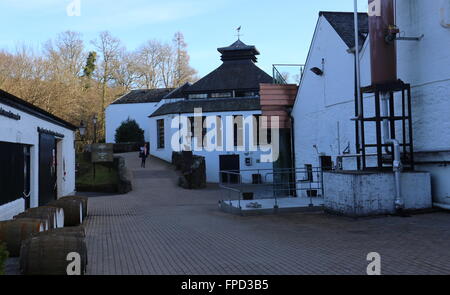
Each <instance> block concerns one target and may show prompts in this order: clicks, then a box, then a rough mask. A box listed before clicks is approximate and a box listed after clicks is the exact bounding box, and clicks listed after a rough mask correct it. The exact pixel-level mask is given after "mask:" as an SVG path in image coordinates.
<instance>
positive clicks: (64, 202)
mask: <svg viewBox="0 0 450 295" xmlns="http://www.w3.org/2000/svg"><path fill="white" fill-rule="evenodd" d="M49 206H52V207H57V208H61V209H63V210H64V225H65V226H79V225H81V224H82V223H83V204H82V202H81V201H80V200H73V199H59V200H57V201H53V202H51V203H50V204H49Z"/></svg>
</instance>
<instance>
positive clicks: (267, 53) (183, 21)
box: [0, 0, 367, 76]
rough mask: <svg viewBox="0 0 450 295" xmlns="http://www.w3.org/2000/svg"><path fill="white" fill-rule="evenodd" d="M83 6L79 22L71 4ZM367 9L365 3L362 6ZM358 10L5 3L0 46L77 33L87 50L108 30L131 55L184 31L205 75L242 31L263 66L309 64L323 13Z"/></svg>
mask: <svg viewBox="0 0 450 295" xmlns="http://www.w3.org/2000/svg"><path fill="white" fill-rule="evenodd" d="M73 1H80V4H81V6H80V7H81V16H72V17H70V16H68V14H67V11H66V9H67V6H68V5H69V4H70V3H72V2H73ZM359 5H360V10H367V0H359ZM321 10H327V11H353V1H352V0H308V1H307V0H278V1H276V0H165V1H162V0H158V1H157V0H127V1H125V0H114V1H112V0H0V11H1V12H2V17H1V18H0V32H1V38H0V48H2V49H6V50H14V48H15V47H16V46H18V45H21V44H28V45H31V46H32V47H35V48H38V47H39V46H41V45H42V43H43V42H45V41H46V40H48V39H51V38H54V37H55V36H56V35H57V34H58V33H60V32H62V31H66V30H73V31H78V32H80V33H82V34H83V39H84V40H85V43H86V45H87V46H88V47H91V44H90V42H89V41H90V40H92V39H94V38H95V37H96V36H97V35H98V33H99V32H100V31H104V30H108V31H110V32H111V33H112V34H113V35H114V36H116V37H118V38H120V39H121V40H122V41H123V43H124V44H125V46H126V47H127V48H128V49H130V50H133V49H135V48H136V47H138V46H139V45H140V44H141V43H143V42H144V41H146V40H150V39H158V40H161V41H171V40H172V36H173V34H174V33H175V32H176V31H181V32H182V33H183V34H184V36H185V39H186V42H187V43H188V45H189V48H188V50H189V53H190V55H191V65H192V66H193V67H194V68H195V69H197V70H198V71H199V75H200V76H203V75H205V74H207V73H209V72H210V71H212V70H213V69H214V68H215V67H217V66H219V65H220V59H219V53H218V52H217V51H216V48H218V47H223V46H227V45H229V44H231V43H233V42H234V41H235V40H236V39H237V37H236V31H235V29H236V28H237V27H238V26H242V32H241V33H242V35H243V36H242V37H241V40H243V41H244V42H245V43H247V44H251V45H256V47H257V48H258V49H259V51H260V52H261V56H260V57H259V63H258V64H259V66H260V67H261V68H263V69H264V70H266V71H267V72H268V73H271V65H272V64H274V63H304V62H305V59H306V56H307V53H308V48H309V45H310V42H311V38H312V35H313V32H314V28H315V25H316V22H317V16H318V12H319V11H321Z"/></svg>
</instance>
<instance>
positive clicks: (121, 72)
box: [114, 50, 140, 91]
mask: <svg viewBox="0 0 450 295" xmlns="http://www.w3.org/2000/svg"><path fill="white" fill-rule="evenodd" d="M136 60H137V54H136V53H129V52H126V51H125V50H122V52H121V53H120V54H119V56H118V59H117V60H116V61H115V62H116V64H115V65H114V69H115V72H114V83H115V85H116V86H117V87H120V88H122V89H123V90H124V91H129V90H130V89H132V88H133V87H135V86H136V85H138V83H137V80H138V77H139V76H140V73H139V69H138V64H137V63H136Z"/></svg>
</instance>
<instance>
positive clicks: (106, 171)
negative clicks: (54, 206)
mask: <svg viewBox="0 0 450 295" xmlns="http://www.w3.org/2000/svg"><path fill="white" fill-rule="evenodd" d="M77 165H78V173H77V174H78V175H77V178H76V184H77V186H96V185H99V186H104V185H117V184H118V183H119V174H118V172H117V169H116V168H115V166H114V165H113V163H107V164H95V178H94V168H93V164H92V163H91V162H90V161H87V160H86V158H85V157H84V156H83V155H77Z"/></svg>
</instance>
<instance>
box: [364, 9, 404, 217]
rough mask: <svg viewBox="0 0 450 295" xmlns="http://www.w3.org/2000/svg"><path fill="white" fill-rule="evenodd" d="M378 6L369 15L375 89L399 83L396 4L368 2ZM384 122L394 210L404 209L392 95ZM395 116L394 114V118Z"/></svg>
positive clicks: (384, 102)
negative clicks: (392, 128) (392, 127)
mask: <svg viewBox="0 0 450 295" xmlns="http://www.w3.org/2000/svg"><path fill="white" fill-rule="evenodd" d="M377 5H379V7H378V9H376V10H377V11H378V12H379V14H377V13H371V14H370V15H369V34H370V49H371V72H372V85H380V84H389V83H395V82H396V81H397V48H396V38H395V36H396V34H397V33H398V28H397V26H396V19H395V8H396V7H395V6H396V5H395V0H369V7H374V6H377ZM381 101H382V112H383V114H382V116H383V117H384V118H385V119H384V120H383V143H384V144H390V145H392V146H393V151H392V153H393V171H394V174H395V208H396V210H397V211H398V210H401V209H403V208H404V201H403V199H402V194H401V172H402V166H403V165H402V162H401V152H400V143H399V141H398V140H397V139H395V138H391V136H390V132H389V120H388V119H387V117H388V101H389V93H387V92H386V93H382V94H381ZM391 115H393V114H391Z"/></svg>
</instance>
